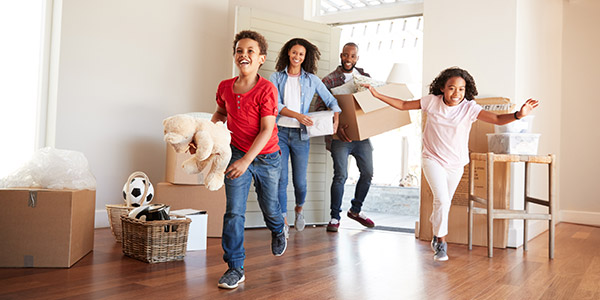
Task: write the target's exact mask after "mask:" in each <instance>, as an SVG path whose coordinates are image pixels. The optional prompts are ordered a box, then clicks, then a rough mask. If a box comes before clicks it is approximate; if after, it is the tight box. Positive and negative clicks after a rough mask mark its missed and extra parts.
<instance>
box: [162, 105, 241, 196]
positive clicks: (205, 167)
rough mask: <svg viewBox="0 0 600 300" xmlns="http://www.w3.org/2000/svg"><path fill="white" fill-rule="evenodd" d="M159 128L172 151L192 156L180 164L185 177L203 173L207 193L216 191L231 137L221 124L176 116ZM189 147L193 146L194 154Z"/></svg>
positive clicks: (229, 154) (221, 177)
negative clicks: (186, 174)
mask: <svg viewBox="0 0 600 300" xmlns="http://www.w3.org/2000/svg"><path fill="white" fill-rule="evenodd" d="M163 126H164V135H165V136H164V139H165V142H167V143H169V144H170V145H171V146H172V147H173V149H174V150H175V152H178V153H183V152H188V151H189V152H190V153H192V157H190V158H189V159H187V160H186V161H184V162H183V164H182V168H183V169H184V171H185V172H186V173H188V174H198V173H203V174H204V185H206V188H208V189H209V190H210V191H216V190H218V189H220V188H221V187H222V186H223V183H224V181H225V169H226V168H227V165H228V164H229V160H230V159H231V148H230V146H229V143H230V141H231V135H230V133H229V130H227V127H225V124H223V122H217V123H213V122H211V121H210V120H206V119H200V118H196V117H193V116H190V115H186V114H179V115H174V116H171V117H168V118H166V119H165V120H164V121H163ZM192 142H193V143H192ZM191 143H192V144H191ZM190 145H192V146H194V148H195V152H194V149H190Z"/></svg>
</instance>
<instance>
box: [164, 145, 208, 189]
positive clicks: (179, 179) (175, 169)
mask: <svg viewBox="0 0 600 300" xmlns="http://www.w3.org/2000/svg"><path fill="white" fill-rule="evenodd" d="M191 157H192V155H191V154H190V153H189V152H184V153H177V152H175V150H173V147H172V146H171V145H169V144H167V165H166V168H165V170H166V171H165V181H167V182H170V183H174V184H204V175H203V174H202V173H199V174H188V173H186V172H185V171H184V170H183V168H182V167H181V164H183V162H184V161H186V160H187V159H189V158H191Z"/></svg>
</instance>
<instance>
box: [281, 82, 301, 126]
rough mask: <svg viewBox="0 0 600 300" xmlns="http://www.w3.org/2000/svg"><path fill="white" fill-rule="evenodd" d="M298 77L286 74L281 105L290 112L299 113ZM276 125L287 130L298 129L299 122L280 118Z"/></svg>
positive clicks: (299, 92) (283, 117)
mask: <svg viewBox="0 0 600 300" xmlns="http://www.w3.org/2000/svg"><path fill="white" fill-rule="evenodd" d="M300 94H301V91H300V76H293V75H289V74H288V78H287V81H286V82H285V88H284V92H283V105H285V107H286V108H287V109H289V110H291V111H295V112H300V111H301V109H302V108H301V105H302V100H301V99H300ZM277 125H279V126H283V127H289V128H300V122H298V120H296V119H295V118H290V117H286V116H281V117H280V118H279V120H277Z"/></svg>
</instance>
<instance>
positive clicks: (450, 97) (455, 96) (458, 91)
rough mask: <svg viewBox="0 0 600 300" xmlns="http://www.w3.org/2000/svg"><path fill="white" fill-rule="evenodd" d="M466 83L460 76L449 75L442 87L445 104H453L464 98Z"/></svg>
mask: <svg viewBox="0 0 600 300" xmlns="http://www.w3.org/2000/svg"><path fill="white" fill-rule="evenodd" d="M466 84H467V83H466V82H465V80H464V79H463V78H462V77H460V76H455V77H450V79H448V81H446V84H445V85H444V88H443V89H442V93H443V94H444V102H445V103H446V105H448V106H455V105H458V104H459V103H460V102H461V101H463V99H464V98H465V91H466Z"/></svg>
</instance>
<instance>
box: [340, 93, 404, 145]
mask: <svg viewBox="0 0 600 300" xmlns="http://www.w3.org/2000/svg"><path fill="white" fill-rule="evenodd" d="M376 89H377V91H378V92H380V93H381V94H384V95H386V96H390V97H394V98H399V99H402V100H413V94H412V93H411V92H410V90H409V89H408V87H406V85H404V84H388V85H384V86H380V87H377V88H376ZM334 96H335V98H336V99H337V101H338V105H339V106H340V108H342V113H341V114H340V124H347V125H348V128H347V129H346V135H348V137H349V138H350V139H351V140H353V141H362V140H365V139H367V138H370V137H372V136H375V135H378V134H380V133H384V132H386V131H390V130H392V129H396V128H399V127H402V126H404V125H407V124H410V115H409V113H408V112H407V111H401V110H398V109H396V108H393V107H391V106H389V105H387V104H386V103H385V102H383V101H381V100H379V99H377V98H375V97H373V96H372V95H371V92H369V91H368V90H366V91H362V92H358V93H354V94H346V95H334ZM334 138H336V136H335V135H334Z"/></svg>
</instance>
